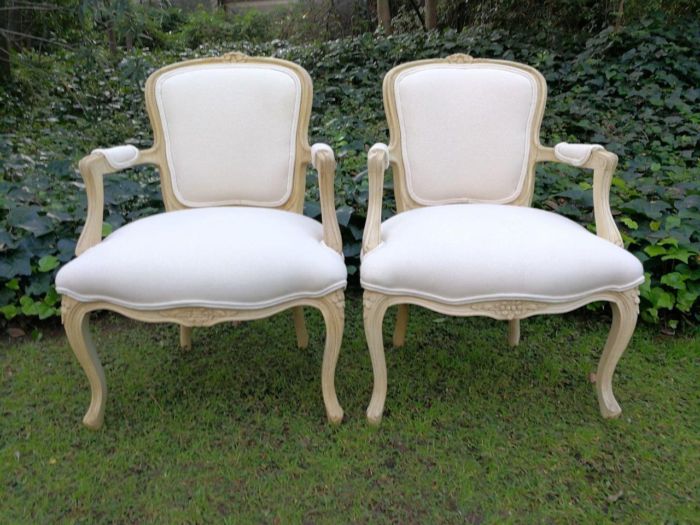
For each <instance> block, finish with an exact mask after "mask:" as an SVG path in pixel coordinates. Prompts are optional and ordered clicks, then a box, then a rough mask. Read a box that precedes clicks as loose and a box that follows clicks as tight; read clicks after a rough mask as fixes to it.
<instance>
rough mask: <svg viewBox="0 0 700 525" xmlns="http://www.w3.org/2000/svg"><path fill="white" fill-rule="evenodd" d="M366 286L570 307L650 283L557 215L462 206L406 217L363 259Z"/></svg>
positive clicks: (441, 297) (434, 296)
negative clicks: (594, 295) (601, 294)
mask: <svg viewBox="0 0 700 525" xmlns="http://www.w3.org/2000/svg"><path fill="white" fill-rule="evenodd" d="M361 273H362V286H363V287H364V288H366V289H368V290H374V291H378V292H383V293H386V294H393V295H412V296H419V297H423V298H426V299H431V300H434V301H438V302H441V303H447V304H466V303H470V302H477V301H488V300H501V299H525V300H533V301H545V302H565V301H571V300H575V299H577V298H581V297H585V296H586V295H588V294H590V293H592V292H594V291H603V290H607V291H611V290H614V291H622V290H627V289H629V288H633V287H635V286H637V285H639V284H641V283H642V282H643V281H644V275H643V270H642V265H641V263H640V262H639V260H637V258H636V257H634V256H633V255H632V254H630V253H629V252H627V251H625V250H623V249H622V248H619V247H618V246H615V245H614V244H613V243H611V242H609V241H607V240H605V239H602V238H600V237H597V236H595V235H593V234H592V233H590V232H588V231H587V230H586V229H585V228H583V227H582V226H580V225H578V224H576V223H574V222H572V221H570V220H569V219H567V218H565V217H562V216H560V215H557V214H555V213H551V212H546V211H543V210H536V209H532V208H525V207H520V206H508V205H499V204H454V205H444V206H433V207H427V208H418V209H415V210H411V211H406V212H403V213H399V214H398V215H396V216H394V217H392V218H391V219H389V220H387V221H386V222H384V223H383V224H382V244H380V245H379V246H378V247H377V248H376V249H374V250H372V251H371V252H369V253H368V254H366V255H365V256H364V258H363V260H362V268H361Z"/></svg>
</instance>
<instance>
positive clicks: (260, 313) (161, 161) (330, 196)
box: [61, 52, 345, 429]
mask: <svg viewBox="0 0 700 525" xmlns="http://www.w3.org/2000/svg"><path fill="white" fill-rule="evenodd" d="M221 63H249V64H262V65H265V64H270V65H276V66H282V67H284V68H287V69H289V70H291V71H293V72H294V74H296V76H297V77H298V78H299V81H300V84H301V101H300V108H299V115H298V118H299V124H298V126H297V136H296V152H295V166H294V174H293V182H292V190H291V192H290V195H289V197H288V199H287V200H286V201H285V202H284V203H282V204H281V205H280V206H277V207H276V208H277V209H281V210H287V211H291V212H296V213H300V214H301V213H302V212H303V206H304V193H305V181H306V170H307V167H308V165H309V163H311V164H312V165H313V167H314V168H315V169H316V170H317V172H318V179H319V189H320V204H321V215H322V226H323V241H324V243H325V244H326V245H327V246H328V247H330V248H331V249H332V250H334V251H336V252H338V253H339V254H341V255H342V242H341V237H340V229H339V227H338V222H337V218H336V214H335V203H334V188H333V179H334V176H335V168H336V163H335V158H334V155H333V151H332V150H331V148H330V147H329V146H327V145H325V144H316V145H314V146H313V147H312V146H309V142H308V126H309V118H310V113H311V103H312V96H313V92H312V90H313V88H312V83H311V78H310V77H309V75H308V73H307V72H306V71H305V70H304V69H303V68H302V67H300V66H298V65H296V64H294V63H292V62H287V61H284V60H278V59H275V58H262V57H249V56H247V55H244V54H242V53H238V52H234V53H228V54H225V55H223V56H220V57H215V58H204V59H197V60H189V61H186V62H180V63H176V64H173V65H170V66H167V67H164V68H162V69H160V70H158V71H156V72H155V73H153V74H152V75H151V76H150V77H149V79H148V81H147V83H146V107H147V110H148V114H149V117H150V120H151V124H152V127H153V131H154V142H153V146H152V147H151V148H148V149H146V150H142V151H138V150H135V148H133V150H132V151H133V154H132V155H127V158H126V159H123V158H117V157H123V155H121V156H119V155H116V154H115V153H114V152H115V150H114V149H112V150H95V151H93V153H91V154H90V155H88V156H86V157H84V158H83V159H82V160H81V161H80V163H79V168H80V173H81V175H82V178H83V180H84V181H85V190H86V192H87V197H88V209H87V218H86V222H85V226H84V228H83V231H82V234H81V235H80V239H79V240H78V244H77V247H76V255H80V254H81V253H83V252H84V251H86V250H87V249H88V248H91V247H92V246H95V245H97V244H98V243H100V242H101V239H102V222H103V209H104V189H103V177H104V176H105V175H108V174H111V173H115V172H117V171H120V170H123V169H127V168H131V167H134V166H138V165H143V164H151V165H155V166H156V167H157V168H158V169H159V172H160V182H161V190H162V195H163V201H164V204H165V209H166V211H173V210H180V209H186V208H187V206H186V205H184V204H183V203H182V202H180V201H179V200H178V199H177V197H176V195H175V193H174V191H173V186H172V181H171V177H170V172H169V166H168V162H167V159H166V149H165V141H164V132H163V127H162V122H161V118H160V115H159V113H158V106H157V104H156V97H155V86H156V81H157V80H158V78H159V77H160V76H161V75H163V74H165V73H168V72H169V71H172V70H173V69H177V68H181V67H186V66H190V65H199V64H221ZM118 148H120V147H118ZM121 148H123V147H121ZM304 306H311V307H314V308H318V309H319V310H320V311H321V313H322V315H323V318H324V321H325V324H326V343H325V350H324V355H323V364H322V374H321V386H322V393H323V400H324V403H325V407H326V413H327V417H328V419H329V421H331V422H333V423H339V422H340V421H341V420H342V418H343V410H342V408H341V406H340V404H339V403H338V399H337V397H336V392H335V385H334V376H335V366H336V363H337V360H338V355H339V352H340V344H341V340H342V334H343V324H344V308H345V302H344V294H343V291H342V290H336V291H333V292H331V293H328V294H327V295H325V296H323V297H319V298H304V299H296V300H292V301H288V302H285V303H282V304H276V305H274V306H270V307H267V308H259V309H245V310H243V309H221V308H205V307H183V308H168V309H162V310H137V309H133V308H127V307H124V306H121V305H116V304H112V303H109V302H105V301H97V302H81V301H78V300H76V299H74V298H72V297H69V296H67V295H64V296H63V297H62V302H61V313H62V321H63V324H64V326H65V330H66V334H67V336H68V340H69V342H70V345H71V347H72V349H73V352H74V353H75V355H76V357H77V358H78V361H79V362H80V364H81V366H82V367H83V370H84V371H85V374H86V375H87V377H88V380H89V382H90V388H91V392H92V397H91V401H90V406H89V408H88V410H87V413H86V414H85V417H84V418H83V423H84V424H85V426H87V427H88V428H91V429H98V428H100V427H101V426H102V424H103V420H104V411H105V402H106V398H107V384H106V381H105V376H104V371H103V369H102V365H101V363H100V359H99V357H98V355H97V352H96V351H95V347H94V344H93V342H92V339H91V336H90V331H89V314H90V312H92V311H94V310H112V311H114V312H117V313H120V314H122V315H124V316H126V317H129V318H131V319H135V320H139V321H144V322H149V323H162V322H168V323H175V324H178V325H179V326H180V345H181V346H182V347H183V348H189V347H190V346H191V344H192V328H193V327H195V326H197V327H203V326H211V325H214V324H217V323H222V322H227V321H243V320H253V319H260V318H264V317H269V316H271V315H274V314H276V313H278V312H281V311H283V310H287V309H292V311H293V318H294V326H295V330H296V337H297V344H298V346H299V347H300V348H305V347H306V346H307V345H308V341H309V336H308V333H307V330H306V325H305V322H304V313H303V307H304Z"/></svg>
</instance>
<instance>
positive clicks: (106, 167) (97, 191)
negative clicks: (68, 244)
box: [75, 146, 156, 255]
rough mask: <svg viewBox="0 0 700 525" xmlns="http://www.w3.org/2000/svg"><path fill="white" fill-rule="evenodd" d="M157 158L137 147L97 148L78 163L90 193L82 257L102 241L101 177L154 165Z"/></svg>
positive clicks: (81, 242)
mask: <svg viewBox="0 0 700 525" xmlns="http://www.w3.org/2000/svg"><path fill="white" fill-rule="evenodd" d="M154 163H156V156H155V153H154V151H153V150H152V149H148V150H144V151H139V150H138V149H136V148H135V147H134V146H116V147H114V148H107V149H95V150H93V151H92V153H90V155H88V156H86V157H83V158H82V159H81V160H80V162H79V163H78V167H79V169H80V175H82V177H83V181H84V182H85V192H86V193H87V218H86V219H85V226H84V227H83V231H82V233H81V234H80V238H79V239H78V244H77V245H76V247H75V254H76V255H80V254H81V253H83V252H84V251H85V250H87V249H88V248H91V247H92V246H95V245H96V244H98V243H99V242H100V241H101V240H102V218H103V212H104V185H103V182H102V176H103V175H107V174H109V173H115V172H117V171H119V170H123V169H126V168H130V167H132V166H137V165H139V164H154Z"/></svg>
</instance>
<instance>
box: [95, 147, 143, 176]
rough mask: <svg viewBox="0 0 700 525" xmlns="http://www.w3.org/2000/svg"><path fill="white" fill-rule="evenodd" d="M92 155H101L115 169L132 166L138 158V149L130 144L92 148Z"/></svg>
mask: <svg viewBox="0 0 700 525" xmlns="http://www.w3.org/2000/svg"><path fill="white" fill-rule="evenodd" d="M92 155H102V156H103V157H104V158H105V160H106V161H107V164H109V166H110V167H111V168H114V169H116V170H123V169H126V168H129V167H131V166H134V165H135V164H137V163H138V160H139V150H138V149H137V148H136V147H135V146H131V145H126V146H114V147H112V148H98V149H94V150H92Z"/></svg>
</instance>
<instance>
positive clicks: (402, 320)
mask: <svg viewBox="0 0 700 525" xmlns="http://www.w3.org/2000/svg"><path fill="white" fill-rule="evenodd" d="M407 328H408V305H407V304H400V305H399V309H398V311H397V312H396V326H395V327H394V338H393V344H394V348H400V347H402V346H403V345H404V344H405V343H406V329H407Z"/></svg>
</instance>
